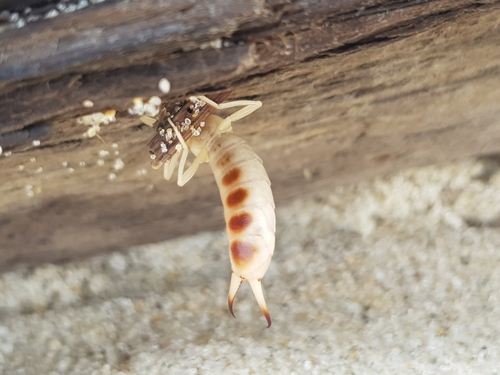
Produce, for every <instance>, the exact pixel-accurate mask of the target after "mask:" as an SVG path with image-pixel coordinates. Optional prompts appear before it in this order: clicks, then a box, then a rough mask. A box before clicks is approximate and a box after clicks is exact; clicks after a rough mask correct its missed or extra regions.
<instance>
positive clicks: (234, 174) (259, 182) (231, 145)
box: [165, 96, 276, 327]
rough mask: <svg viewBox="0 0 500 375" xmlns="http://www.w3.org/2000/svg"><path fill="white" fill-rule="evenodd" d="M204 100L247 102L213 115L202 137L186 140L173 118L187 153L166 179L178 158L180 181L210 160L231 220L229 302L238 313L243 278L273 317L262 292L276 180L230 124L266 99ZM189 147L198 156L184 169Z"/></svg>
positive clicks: (168, 165)
mask: <svg viewBox="0 0 500 375" xmlns="http://www.w3.org/2000/svg"><path fill="white" fill-rule="evenodd" d="M191 99H192V100H193V101H195V100H202V101H204V102H205V103H207V104H209V105H211V106H213V107H215V108H217V109H223V108H231V107H237V106H244V108H242V109H240V110H239V111H237V112H235V113H233V114H232V115H230V116H228V117H227V118H225V119H222V118H220V117H218V116H215V115H211V116H210V117H208V119H207V120H206V124H205V126H204V129H203V131H202V132H200V134H198V136H196V137H191V138H190V139H189V140H188V141H186V142H184V140H183V139H182V136H181V135H180V132H179V130H178V129H177V127H176V126H175V125H174V124H173V123H172V121H170V119H169V122H170V125H171V126H172V127H173V128H174V131H175V133H176V134H177V137H178V138H179V141H180V143H181V145H182V153H179V152H178V153H177V154H175V155H174V157H173V158H172V159H171V160H170V161H169V162H167V163H166V164H165V178H166V179H169V178H170V177H171V176H172V174H173V171H174V169H175V167H176V165H177V162H178V161H179V158H180V162H179V169H178V180H177V183H178V185H179V186H183V185H184V184H185V183H187V182H188V181H189V180H190V179H191V178H192V177H193V175H194V173H195V172H196V171H197V169H198V167H199V165H200V164H201V163H204V162H209V164H210V167H211V168H212V171H213V173H214V176H215V180H216V182H217V185H218V187H219V190H220V195H221V199H222V203H223V206H224V217H225V220H226V233H227V238H228V241H229V257H230V260H231V269H232V275H231V282H230V286H229V295H228V305H229V310H230V312H231V314H232V315H233V316H234V313H233V301H234V298H235V296H236V293H237V292H238V289H239V287H240V286H241V284H242V282H243V281H244V280H247V281H248V283H249V284H250V287H251V288H252V292H253V294H254V296H255V298H256V300H257V302H258V304H259V306H260V308H261V310H262V312H263V314H264V316H265V317H266V320H267V322H268V327H269V326H270V325H271V317H270V314H269V311H268V309H267V306H266V302H265V299H264V295H263V292H262V284H261V280H262V278H263V277H264V274H265V273H266V271H267V269H268V267H269V264H270V263H271V258H272V255H273V252H274V243H275V231H276V217H275V213H274V199H273V195H272V191H271V186H270V185H271V183H270V181H269V177H268V175H267V173H266V170H265V169H264V166H263V164H262V160H261V159H260V158H259V157H258V156H257V154H256V153H255V152H254V151H253V149H252V148H251V147H250V146H249V145H248V144H247V143H246V142H245V140H243V139H242V138H240V137H238V136H237V135H235V134H233V133H232V128H231V123H232V122H233V121H236V120H239V119H241V118H243V117H245V116H247V115H249V114H250V113H252V112H253V111H255V110H256V109H258V108H260V106H261V105H262V103H261V102H257V101H236V102H229V103H223V104H220V105H219V104H217V103H215V102H213V101H211V100H210V99H208V98H206V97H203V96H202V97H198V98H191ZM189 151H191V152H193V154H195V155H196V159H195V160H194V161H193V163H192V164H191V166H190V167H189V168H188V169H187V170H186V171H184V165H185V163H186V159H187V156H188V154H189Z"/></svg>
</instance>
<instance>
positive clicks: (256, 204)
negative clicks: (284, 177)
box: [207, 133, 276, 280]
mask: <svg viewBox="0 0 500 375" xmlns="http://www.w3.org/2000/svg"><path fill="white" fill-rule="evenodd" d="M207 148H208V157H209V162H210V166H211V167H212V171H213V172H214V175H215V180H216V181H217V185H218V186H219V190H220V194H221V199H222V203H223V205H224V217H225V219H226V232H227V237H228V240H229V254H230V258H231V265H232V270H233V272H235V273H236V274H237V275H238V276H240V277H242V278H244V279H259V280H260V279H261V278H262V277H263V276H264V274H265V272H266V270H267V268H268V266H269V263H270V262H271V257H272V254H273V252H274V233H275V230H276V217H275V213H274V199H273V195H272V192H271V187H270V184H271V183H270V181H269V177H268V176H267V173H266V170H265V169H264V166H263V165H262V160H261V159H260V158H259V157H258V156H257V155H256V154H255V152H254V151H253V150H252V148H251V147H250V146H249V145H248V144H247V143H246V142H245V141H244V140H243V139H242V138H240V137H238V136H236V135H234V134H232V133H223V134H220V135H218V136H215V137H214V138H213V139H212V141H211V142H210V144H209V145H207Z"/></svg>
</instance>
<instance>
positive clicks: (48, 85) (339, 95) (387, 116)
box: [0, 0, 500, 269]
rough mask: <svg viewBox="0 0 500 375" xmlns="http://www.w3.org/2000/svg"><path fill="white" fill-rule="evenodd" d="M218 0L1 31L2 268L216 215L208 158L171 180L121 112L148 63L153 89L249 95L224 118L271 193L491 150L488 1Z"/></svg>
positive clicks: (493, 99)
mask: <svg viewBox="0 0 500 375" xmlns="http://www.w3.org/2000/svg"><path fill="white" fill-rule="evenodd" d="M223 3H225V4H227V3H226V2H222V1H213V2H207V1H201V2H200V1H196V2H195V1H187V2H186V1H182V2H181V1H168V2H167V1H152V0H146V1H142V2H124V1H115V2H109V3H107V2H106V3H103V4H101V6H99V7H90V8H88V9H86V10H85V11H82V12H77V13H74V14H72V15H68V16H65V17H58V18H55V19H53V20H47V21H43V22H41V23H39V24H32V25H28V27H27V28H25V29H20V30H16V31H9V32H5V33H2V34H0V46H1V47H0V56H2V57H1V59H2V60H1V65H0V80H1V82H0V111H1V112H2V114H3V117H2V122H1V123H0V134H1V135H2V138H0V145H5V147H4V149H3V155H1V156H0V181H2V183H1V184H0V268H2V269H8V268H11V267H16V266H19V265H22V264H36V263H40V262H46V261H51V262H54V261H62V260H67V259H73V258H74V257H77V256H88V255H90V254H98V253H100V252H102V251H109V250H125V249H126V248H128V247H129V246H132V245H134V244H140V243H145V242H155V241H160V240H164V239H169V238H174V237H177V236H180V235H184V234H189V233H194V232H196V231H200V230H212V229H221V228H222V226H223V217H222V206H221V203H220V198H219V196H218V192H217V190H216V186H215V183H214V181H213V177H212V176H211V172H210V170H209V168H208V167H207V166H205V168H202V169H200V171H199V172H198V174H197V175H196V176H195V177H194V178H193V179H192V180H191V181H190V182H189V183H188V184H187V185H186V186H184V187H183V188H179V187H178V186H176V184H175V183H174V182H166V181H164V180H162V173H161V172H159V171H153V170H151V169H150V166H149V164H150V159H149V153H148V148H147V143H148V141H149V140H150V139H151V138H152V136H154V132H153V130H151V128H149V127H146V126H143V125H141V123H140V120H139V119H138V117H133V116H130V115H128V113H127V108H128V107H131V106H132V98H134V97H137V96H142V97H144V98H148V97H149V96H152V95H159V94H160V92H159V90H158V81H159V80H160V79H161V78H163V77H166V78H168V79H169V80H170V82H171V83H172V91H171V93H169V94H168V95H164V96H163V99H165V100H173V99H176V98H179V97H185V96H186V95H189V94H191V93H195V92H201V93H210V92H219V91H223V90H226V89H231V90H232V91H233V93H232V94H231V96H230V97H229V99H228V100H236V99H242V98H247V99H258V100H261V101H262V102H263V104H264V105H263V107H262V108H261V109H259V110H258V111H256V112H255V113H253V114H252V115H251V116H248V117H247V118H245V119H243V120H241V121H239V122H238V123H236V124H235V125H234V126H233V128H234V131H235V132H236V133H238V134H239V135H241V136H243V137H244V138H245V139H247V140H248V142H249V144H250V145H252V147H254V148H255V150H256V151H257V153H258V154H259V155H260V156H261V157H262V159H263V160H264V164H265V166H266V168H267V170H268V173H269V176H270V178H271V181H272V183H273V190H274V193H275V196H276V201H277V204H278V206H279V205H282V204H286V202H289V200H290V198H291V197H294V196H297V195H303V194H313V193H314V192H315V191H319V190H324V189H331V188H332V187H333V186H335V185H338V184H346V183H353V182H358V181H362V180H364V179H367V178H371V177H374V176H377V175H382V174H387V173H393V172H395V171H398V170H401V169H402V168H407V167H411V166H420V165H425V164H429V163H436V162H446V161H450V160H455V159H458V158H463V157H467V156H471V155H485V154H494V153H498V152H499V151H500V146H499V145H500V122H499V121H498V119H499V118H500V106H499V105H498V103H500V86H499V85H498V82H500V47H499V46H500V34H499V33H498V19H500V2H499V1H481V2H478V1H465V0H463V1H428V2H420V1H400V2H393V1H383V0H380V1H361V0H359V1H357V0H355V1H339V2H329V3H324V2H316V1H312V0H311V1H297V2H292V3H289V2H288V1H287V2H285V1H266V2H260V1H259V2H257V1H255V2H253V1H239V2H234V4H233V5H232V6H222V4H223ZM86 99H88V100H92V101H93V102H94V103H95V106H94V107H93V108H92V109H88V108H85V107H84V106H82V102H83V101H84V100H86ZM109 108H114V109H116V110H117V122H115V123H111V124H109V125H102V126H101V132H100V135H101V136H102V137H103V139H104V140H105V141H106V143H102V142H101V141H99V140H98V139H97V138H92V139H89V138H84V137H83V136H82V134H83V133H84V132H85V130H86V127H84V126H82V125H80V124H77V122H76V118H77V117H78V116H80V115H83V114H88V113H91V112H98V111H101V110H105V109H109ZM42 128H43V129H49V133H48V134H47V135H45V138H40V139H41V145H40V147H33V146H32V141H33V140H34V138H33V137H42V136H43V134H42V132H39V133H37V132H36V129H42ZM29 129H31V130H32V131H31V133H32V134H33V137H31V136H30V130H29ZM5 139H8V140H10V141H9V142H11V141H12V139H14V140H17V141H16V142H17V143H16V142H15V143H14V144H12V143H9V144H6V143H1V142H4V140H5ZM113 144H116V148H113V147H112V145H113ZM2 147H3V146H2ZM9 150H10V151H12V152H13V154H12V155H11V156H9V157H5V154H6V152H8V151H9ZM106 152H108V153H109V154H107V155H106ZM102 155H105V156H102ZM116 159H121V160H122V161H123V163H124V165H125V167H124V168H123V169H118V170H116V169H115V167H114V166H115V163H116ZM99 160H103V162H104V165H99V163H101V162H99ZM118 164H119V163H118ZM20 166H22V167H20ZM70 168H72V169H73V171H72V172H71V170H70ZM110 174H115V175H116V178H115V179H111V180H110V179H109V176H110ZM278 230H279V229H278ZM221 251H225V250H224V249H221Z"/></svg>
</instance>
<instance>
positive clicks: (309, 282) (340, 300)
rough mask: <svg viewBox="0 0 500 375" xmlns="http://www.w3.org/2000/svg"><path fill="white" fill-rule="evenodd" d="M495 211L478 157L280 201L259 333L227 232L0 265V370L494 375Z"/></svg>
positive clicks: (495, 197)
mask: <svg viewBox="0 0 500 375" xmlns="http://www.w3.org/2000/svg"><path fill="white" fill-rule="evenodd" d="M479 177H482V178H479ZM498 218H500V171H499V169H498V168H497V166H495V165H494V164H491V163H490V164H488V163H484V162H475V161H468V162H463V163H461V164H457V165H448V166H444V167H429V168H425V169H419V170H412V171H407V172H404V173H401V174H399V175H397V176H394V177H392V178H388V179H379V180H376V181H373V182H371V183H366V184H363V185H358V186H354V187H344V188H338V189H335V190H334V191H332V192H329V193H325V194H322V195H318V196H317V197H316V198H314V199H303V200H297V201H295V202H294V203H293V204H292V205H291V206H289V207H285V208H280V209H278V232H277V247H276V252H275V257H274V261H273V263H272V266H271V268H270V270H269V272H268V273H267V275H266V277H265V278H264V282H263V284H264V288H265V293H266V297H267V302H268V306H269V308H270V311H271V314H272V318H273V325H272V327H271V328H269V329H266V328H265V327H266V323H265V319H264V318H263V317H262V316H261V313H260V310H259V308H258V306H257V304H256V303H255V301H254V299H253V296H252V295H251V293H250V290H249V287H248V285H245V286H244V287H243V288H242V290H241V291H240V293H239V295H238V296H237V299H236V302H235V313H236V316H237V319H234V318H232V317H231V316H230V315H229V312H228V311H227V306H226V298H227V288H228V282H229V274H230V269H229V261H228V259H227V244H226V240H225V237H224V235H223V233H222V232H216V233H202V234H199V235H196V236H192V237H187V238H183V239H179V240H176V241H170V242H166V243H161V244H154V245H148V246H143V247H140V248H134V249H131V250H130V251H128V252H127V253H125V254H111V255H108V256H101V257H97V258H93V259H90V260H88V261H85V262H79V263H73V264H68V265H64V266H43V267H38V268H36V269H34V270H30V271H28V270H24V271H17V272H11V273H5V274H3V275H2V276H1V279H0V373H1V374H25V375H29V374H37V375H39V374H137V375H141V374H148V375H159V374H222V373H227V374H305V373H307V374H326V373H335V374H356V375H359V374H453V375H458V374H467V375H470V374H491V375H494V374H498V373H500V345H499V343H500V272H499V271H500V228H499V225H500V221H499V220H498ZM469 224H474V226H470V225H469ZM481 224H482V225H481Z"/></svg>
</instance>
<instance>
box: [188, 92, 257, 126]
mask: <svg viewBox="0 0 500 375" xmlns="http://www.w3.org/2000/svg"><path fill="white" fill-rule="evenodd" d="M197 99H199V100H203V101H204V102H205V103H207V104H208V105H210V106H212V107H214V108H217V109H227V108H233V107H243V108H242V109H240V110H238V111H236V112H234V113H233V114H231V115H229V116H228V117H226V118H225V119H224V121H222V122H221V123H220V124H219V127H218V128H217V130H219V131H220V132H222V133H224V132H226V131H228V130H229V129H230V128H231V123H232V122H233V121H237V120H240V119H242V118H243V117H246V116H248V115H249V114H250V113H252V112H254V111H255V110H257V109H259V108H260V107H262V102H260V101H254V100H236V101H234V102H227V103H221V104H217V103H215V102H214V101H212V100H210V99H208V98H207V97H205V96H198V97H197Z"/></svg>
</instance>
